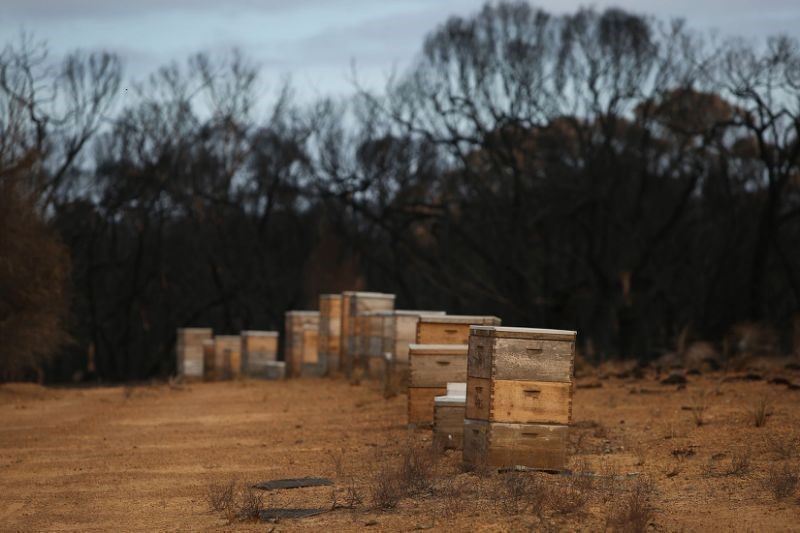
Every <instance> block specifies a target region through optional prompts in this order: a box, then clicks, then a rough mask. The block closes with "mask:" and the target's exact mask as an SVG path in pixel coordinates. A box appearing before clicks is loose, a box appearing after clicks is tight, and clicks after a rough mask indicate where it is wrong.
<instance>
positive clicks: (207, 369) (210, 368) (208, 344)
mask: <svg viewBox="0 0 800 533" xmlns="http://www.w3.org/2000/svg"><path fill="white" fill-rule="evenodd" d="M216 344H217V343H215V342H214V339H213V338H211V339H208V340H204V341H203V379H204V380H206V381H214V380H216V379H218V378H217V369H216V366H215V365H216V364H217V352H216V350H215V346H216Z"/></svg>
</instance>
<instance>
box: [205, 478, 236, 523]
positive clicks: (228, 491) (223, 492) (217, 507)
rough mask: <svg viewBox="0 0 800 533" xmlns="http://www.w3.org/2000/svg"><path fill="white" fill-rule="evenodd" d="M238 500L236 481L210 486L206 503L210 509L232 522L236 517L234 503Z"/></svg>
mask: <svg viewBox="0 0 800 533" xmlns="http://www.w3.org/2000/svg"><path fill="white" fill-rule="evenodd" d="M235 499H236V480H235V479H231V480H230V481H228V482H227V483H212V484H211V485H209V486H208V491H207V493H206V501H207V502H208V506H209V508H210V509H211V510H212V511H214V512H217V513H224V514H225V516H226V518H228V521H229V522H230V521H231V520H232V519H233V516H234V514H235V513H234V502H235Z"/></svg>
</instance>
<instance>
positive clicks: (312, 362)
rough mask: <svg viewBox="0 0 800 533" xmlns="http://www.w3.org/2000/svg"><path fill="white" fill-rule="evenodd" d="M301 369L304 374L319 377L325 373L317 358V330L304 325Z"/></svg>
mask: <svg viewBox="0 0 800 533" xmlns="http://www.w3.org/2000/svg"><path fill="white" fill-rule="evenodd" d="M302 354H303V371H302V374H303V375H304V376H315V377H320V376H323V375H324V374H325V367H324V365H322V364H321V362H320V359H319V330H318V329H317V328H315V327H312V326H306V329H304V330H303V349H302Z"/></svg>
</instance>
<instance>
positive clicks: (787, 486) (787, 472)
mask: <svg viewBox="0 0 800 533" xmlns="http://www.w3.org/2000/svg"><path fill="white" fill-rule="evenodd" d="M763 483H764V488H766V489H767V490H768V491H769V492H770V493H771V494H772V496H773V497H774V498H775V499H776V500H783V499H785V498H788V497H790V496H792V495H794V493H795V491H796V490H797V485H798V483H800V473H798V471H797V469H796V468H792V467H791V466H790V465H789V464H787V463H784V464H782V465H780V466H777V465H774V466H772V467H771V468H770V469H769V470H768V471H767V477H766V478H765V479H764V482H763Z"/></svg>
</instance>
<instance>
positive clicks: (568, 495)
mask: <svg viewBox="0 0 800 533" xmlns="http://www.w3.org/2000/svg"><path fill="white" fill-rule="evenodd" d="M593 486H594V483H593V480H592V478H591V477H589V476H586V475H572V476H569V477H566V478H564V479H563V480H561V482H560V483H556V484H553V486H552V487H551V489H550V494H549V496H550V498H549V503H550V507H552V509H553V510H554V511H556V512H557V513H560V514H573V513H581V512H583V511H584V510H585V508H586V504H587V503H588V502H589V496H590V495H591V491H592V488H593Z"/></svg>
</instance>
